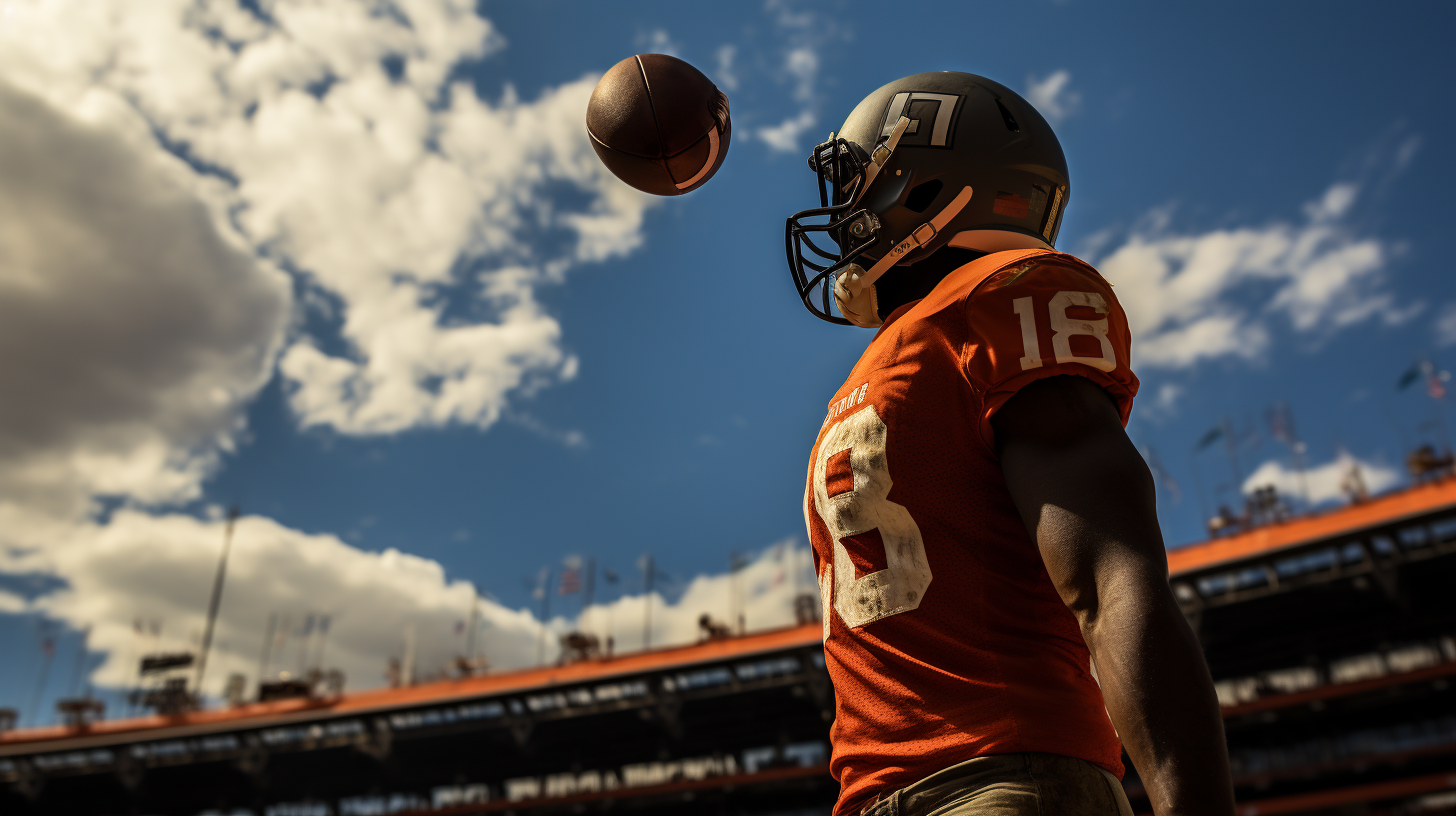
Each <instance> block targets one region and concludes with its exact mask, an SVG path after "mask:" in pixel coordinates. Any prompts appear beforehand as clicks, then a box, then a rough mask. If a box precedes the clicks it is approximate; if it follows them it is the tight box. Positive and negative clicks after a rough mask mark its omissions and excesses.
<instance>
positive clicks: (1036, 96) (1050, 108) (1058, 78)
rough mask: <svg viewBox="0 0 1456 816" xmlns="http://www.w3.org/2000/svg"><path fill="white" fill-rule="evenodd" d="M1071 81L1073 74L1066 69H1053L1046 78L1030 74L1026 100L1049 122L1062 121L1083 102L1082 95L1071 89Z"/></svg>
mask: <svg viewBox="0 0 1456 816" xmlns="http://www.w3.org/2000/svg"><path fill="white" fill-rule="evenodd" d="M1071 81H1072V74H1071V72H1069V71H1067V70H1065V69H1063V70H1059V71H1053V72H1052V73H1051V74H1050V75H1048V76H1047V77H1046V78H1045V79H1037V78H1036V77H1035V76H1029V77H1027V78H1026V101H1028V102H1030V103H1031V104H1032V107H1034V108H1036V109H1037V111H1038V112H1040V113H1041V115H1042V116H1044V117H1046V120H1047V121H1048V122H1051V123H1053V124H1056V123H1057V122H1061V121H1062V120H1064V119H1066V118H1067V117H1069V116H1071V115H1072V114H1074V113H1076V112H1077V108H1078V107H1080V106H1081V104H1082V95H1081V94H1079V93H1077V92H1076V91H1073V90H1072V89H1071V87H1070V83H1071Z"/></svg>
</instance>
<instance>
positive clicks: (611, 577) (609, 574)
mask: <svg viewBox="0 0 1456 816" xmlns="http://www.w3.org/2000/svg"><path fill="white" fill-rule="evenodd" d="M602 577H603V578H605V579H607V583H609V584H615V583H617V580H618V579H617V571H616V570H610V569H604V570H602Z"/></svg>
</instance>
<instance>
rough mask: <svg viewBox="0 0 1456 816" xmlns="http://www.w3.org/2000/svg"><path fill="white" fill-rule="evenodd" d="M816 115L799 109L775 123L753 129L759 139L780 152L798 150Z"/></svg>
mask: <svg viewBox="0 0 1456 816" xmlns="http://www.w3.org/2000/svg"><path fill="white" fill-rule="evenodd" d="M817 121H818V117H817V116H816V115H815V114H814V112H813V111H811V110H805V111H801V112H800V113H799V115H798V116H791V117H789V118H788V119H785V120H784V121H782V122H779V123H778V124H776V125H766V126H764V127H761V128H759V129H758V130H757V131H755V134H756V135H757V136H758V138H759V139H761V140H763V143H764V144H766V145H768V146H769V147H770V148H772V149H773V150H776V151H778V152H780V153H794V152H797V151H798V150H799V144H800V142H802V141H803V135H804V133H805V132H806V131H807V130H809V128H811V127H813V126H814V123H815V122H817Z"/></svg>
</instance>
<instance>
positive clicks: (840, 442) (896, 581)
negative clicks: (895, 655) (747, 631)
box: [804, 405, 931, 636]
mask: <svg viewBox="0 0 1456 816" xmlns="http://www.w3.org/2000/svg"><path fill="white" fill-rule="evenodd" d="M887 434H888V428H886V427H885V423H884V421H883V420H881V419H880V415H879V414H878V413H876V412H875V407H874V406H873V405H866V406H865V407H864V408H862V409H860V410H859V411H856V412H855V413H853V414H851V415H849V416H847V417H845V418H844V419H843V420H840V421H839V422H838V423H836V424H835V425H834V426H833V427H831V428H830V429H829V432H828V433H826V434H825V435H824V440H823V441H822V442H820V443H819V453H818V455H817V456H816V457H815V458H814V475H813V477H812V490H813V492H814V496H813V499H814V509H815V510H816V511H818V513H819V518H820V519H822V520H823V521H824V526H826V527H828V528H829V535H830V537H831V538H833V540H834V564H833V567H832V569H830V568H827V567H826V569H824V571H823V573H822V574H821V575H820V578H819V581H820V594H821V595H822V596H823V597H824V598H825V600H826V603H825V606H826V607H828V606H829V604H828V602H827V601H828V599H829V596H830V592H831V591H832V592H833V598H834V603H833V606H834V610H835V611H836V612H838V613H839V617H840V619H841V620H843V621H844V623H845V625H846V626H849V627H851V628H853V627H859V626H864V625H866V624H869V623H874V622H875V621H877V620H882V619H884V618H888V617H889V616H891V615H898V614H900V613H901V612H909V611H910V610H912V609H915V608H916V607H918V606H920V601H921V600H922V599H923V598H924V597H925V590H926V588H927V587H929V586H930V577H931V576H930V564H929V563H928V562H927V561H926V560H925V540H924V539H922V538H921V536H920V528H919V527H918V526H916V524H915V519H913V518H911V517H910V511H908V510H906V509H905V508H904V506H903V505H899V504H896V503H894V502H892V501H890V500H889V498H888V496H889V494H890V485H891V484H892V483H891V481H890V469H889V464H888V461H887V459H886V457H885V438H886V436H887ZM846 452H847V453H848V457H847V458H848V466H849V475H852V486H851V482H850V481H849V480H848V479H847V478H846V474H845V473H844V472H843V465H844V464H845V462H844V459H845V457H843V456H841V454H844V453H846ZM831 459H832V460H835V468H836V472H835V473H834V474H832V475H834V476H835V486H834V487H835V495H832V496H831V495H830V494H829V490H830V485H829V483H828V480H829V477H830V475H831V474H830V473H829V467H830V460H831ZM804 498H805V502H804V504H805V508H804V509H805V511H806V513H807V511H808V501H807V500H808V498H809V497H808V496H805V497H804ZM851 537H853V538H856V539H858V540H857V541H856V542H855V544H856V546H864V545H866V544H869V545H871V546H873V545H874V544H875V543H878V542H883V547H884V554H885V568H884V569H882V570H879V571H877V572H872V573H870V574H868V575H863V576H858V577H857V576H856V575H855V572H856V570H855V565H854V561H852V560H851V559H850V556H849V550H848V549H846V548H845V545H844V539H846V538H851ZM831 574H832V581H831V580H830V578H831ZM830 583H832V584H833V586H832V587H831V586H827V584H830ZM826 612H827V608H826ZM824 627H825V635H826V636H827V635H828V630H829V623H828V616H827V615H826V616H825V623H824Z"/></svg>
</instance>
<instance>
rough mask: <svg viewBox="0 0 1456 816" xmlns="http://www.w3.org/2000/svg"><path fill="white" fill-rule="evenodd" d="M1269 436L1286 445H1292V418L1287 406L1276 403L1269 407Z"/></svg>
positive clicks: (1286, 404) (1283, 403)
mask: <svg viewBox="0 0 1456 816" xmlns="http://www.w3.org/2000/svg"><path fill="white" fill-rule="evenodd" d="M1267 418H1268V420H1269V435H1270V436H1272V437H1274V438H1275V439H1276V440H1278V441H1280V442H1283V443H1284V444H1286V445H1293V444H1294V417H1292V416H1290V413H1289V404H1288V403H1285V402H1277V403H1275V404H1273V405H1271V406H1269V410H1268V414H1267Z"/></svg>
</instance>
